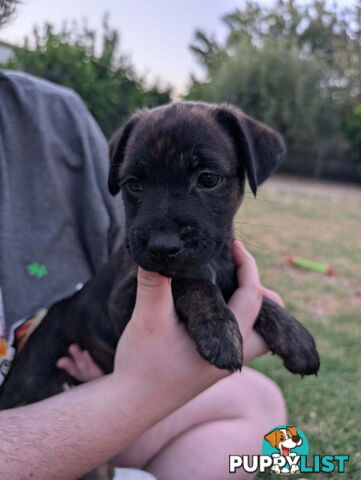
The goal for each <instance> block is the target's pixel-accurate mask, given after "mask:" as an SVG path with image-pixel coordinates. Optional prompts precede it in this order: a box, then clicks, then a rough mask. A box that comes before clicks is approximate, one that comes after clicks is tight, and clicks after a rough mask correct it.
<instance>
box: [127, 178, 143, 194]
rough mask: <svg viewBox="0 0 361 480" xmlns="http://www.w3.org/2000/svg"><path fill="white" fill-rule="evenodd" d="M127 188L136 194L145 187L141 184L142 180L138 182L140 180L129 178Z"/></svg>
mask: <svg viewBox="0 0 361 480" xmlns="http://www.w3.org/2000/svg"><path fill="white" fill-rule="evenodd" d="M127 189H128V192H130V193H135V194H137V193H138V194H139V193H141V192H142V191H143V187H142V185H141V183H140V182H138V180H129V181H128V182H127Z"/></svg>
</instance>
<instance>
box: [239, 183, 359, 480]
mask: <svg viewBox="0 0 361 480" xmlns="http://www.w3.org/2000/svg"><path fill="white" fill-rule="evenodd" d="M246 197H247V198H246V199H245V201H244V204H243V206H242V208H241V209H240V211H239V213H238V216H237V219H236V220H237V221H236V223H235V228H236V236H237V237H238V238H239V239H240V240H242V241H243V242H244V244H245V245H246V246H247V248H248V249H249V250H250V251H251V252H252V253H253V254H254V256H255V257H256V259H257V263H258V265H259V268H260V272H261V278H262V282H263V283H264V284H265V285H266V286H268V287H270V288H273V289H274V290H277V291H278V292H279V293H280V294H281V295H282V297H283V298H284V300H285V302H286V305H287V307H288V308H289V310H290V311H291V312H293V313H294V314H295V315H296V317H297V318H298V319H299V320H301V321H302V323H303V324H304V325H305V326H307V327H308V328H309V330H310V331H311V332H312V334H313V335H314V337H315V339H316V341H317V344H318V349H319V352H320V356H321V369H320V372H319V375H318V377H307V378H304V379H303V380H301V378H300V377H299V376H295V375H292V374H290V373H289V372H288V371H286V370H285V369H284V368H283V366H282V364H281V361H280V359H279V358H277V357H273V356H270V355H267V356H265V357H263V358H260V359H257V360H256V361H254V362H253V363H252V366H253V367H254V368H257V369H258V370H260V371H262V372H264V373H265V374H267V375H268V376H269V377H271V378H273V379H274V380H275V381H276V382H277V383H278V385H280V387H281V389H282V390H283V392H284V394H285V397H286V401H287V406H288V411H289V423H290V424H292V425H296V426H298V427H299V428H300V429H301V430H302V431H303V432H304V433H305V434H306V436H307V438H308V441H309V444H310V455H311V456H313V455H326V454H328V455H337V454H342V455H349V456H350V462H348V463H347V464H346V473H345V474H342V475H341V474H339V473H332V474H327V473H320V474H302V475H298V476H297V478H298V479H299V480H300V477H302V479H303V478H312V479H315V480H316V479H318V478H320V479H321V478H322V479H334V478H341V479H345V480H346V479H352V480H357V479H361V401H360V400H361V375H360V373H361V372H360V370H361V322H360V317H361V190H360V188H356V187H351V186H340V185H334V184H332V183H313V182H310V181H308V180H296V179H292V178H287V177H285V178H283V177H276V178H275V179H274V180H271V181H270V182H268V183H267V184H266V185H265V186H264V187H262V189H261V190H260V192H259V195H258V196H257V199H256V200H254V199H253V198H252V196H251V195H250V194H247V195H246ZM290 254H293V255H298V256H301V257H304V258H307V259H310V260H315V261H319V262H323V263H327V264H329V265H331V266H332V267H334V269H335V270H336V275H335V276H334V277H327V276H326V275H322V274H320V273H316V272H311V271H307V270H300V269H298V268H296V267H293V266H290V265H288V264H287V263H286V262H285V257H286V256H287V255H290ZM258 478H271V477H270V476H268V475H266V474H263V475H259V477H258Z"/></svg>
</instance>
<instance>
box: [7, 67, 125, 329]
mask: <svg viewBox="0 0 361 480" xmlns="http://www.w3.org/2000/svg"><path fill="white" fill-rule="evenodd" d="M108 163H109V161H108V147H107V142H106V139H105V138H104V135H103V134H102V132H101V131H100V129H99V127H98V125H97V124H96V122H95V121H94V119H93V118H92V116H91V115H90V113H89V112H88V111H87V109H86V108H85V106H84V104H83V102H82V101H81V99H80V98H79V96H78V95H77V94H75V93H74V92H72V91H71V90H69V89H66V88H62V87H59V86H57V85H55V84H53V83H51V82H47V81H44V80H40V79H37V78H34V77H32V76H29V75H25V74H20V73H16V72H0V287H1V289H2V293H3V297H4V311H5V319H6V324H7V327H8V328H9V327H10V326H11V325H12V324H14V323H15V322H17V321H18V320H20V319H22V318H24V317H26V316H28V315H31V314H32V313H33V312H35V311H36V310H37V309H39V308H41V307H49V306H50V305H52V304H53V303H55V302H56V301H58V300H60V299H62V298H65V297H66V296H68V295H70V294H72V293H73V292H74V291H75V288H76V287H77V286H78V285H79V284H83V283H84V282H86V281H87V280H88V279H89V278H90V277H91V276H92V275H94V274H95V273H96V272H97V271H98V269H99V268H100V267H101V266H102V265H103V264H104V263H105V262H107V261H108V259H109V256H110V255H111V253H112V252H113V251H114V249H115V248H116V247H117V246H118V245H119V244H120V242H121V240H122V238H121V237H122V225H123V221H124V212H123V206H122V202H121V198H119V197H116V198H113V197H111V196H110V194H109V193H108V189H107V174H108Z"/></svg>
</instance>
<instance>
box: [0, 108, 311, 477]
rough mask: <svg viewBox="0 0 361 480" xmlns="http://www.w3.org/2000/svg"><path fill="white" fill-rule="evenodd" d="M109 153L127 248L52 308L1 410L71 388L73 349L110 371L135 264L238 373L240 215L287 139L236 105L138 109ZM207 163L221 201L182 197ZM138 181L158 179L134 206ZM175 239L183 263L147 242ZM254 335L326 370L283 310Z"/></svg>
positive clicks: (202, 345)
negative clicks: (234, 249) (236, 247)
mask: <svg viewBox="0 0 361 480" xmlns="http://www.w3.org/2000/svg"><path fill="white" fill-rule="evenodd" d="M110 147H111V160H112V165H111V169H110V176H109V186H110V191H111V193H113V194H115V193H117V192H118V190H119V189H120V188H121V187H122V188H123V198H124V203H125V209H126V234H127V235H126V242H125V243H124V245H123V246H122V247H121V248H120V249H119V251H118V252H117V253H116V254H115V255H114V256H113V257H112V259H111V260H110V262H109V263H108V264H107V265H105V266H104V267H103V269H102V270H101V271H100V272H99V273H98V274H97V275H95V276H94V277H93V278H92V279H91V280H90V281H89V282H88V283H87V284H86V285H85V286H84V288H83V289H82V290H81V291H79V292H77V293H76V294H74V295H73V296H72V297H70V298H67V299H65V300H63V301H61V302H59V303H57V304H55V305H54V306H53V307H52V308H51V309H50V310H49V312H48V314H47V315H46V317H45V318H44V320H43V321H42V323H41V324H40V326H39V327H38V328H37V329H36V330H35V331H34V333H33V334H32V335H31V337H30V339H29V340H28V342H27V344H26V345H25V347H24V348H23V350H22V351H21V352H20V354H19V355H18V356H17V357H16V359H15V362H14V365H13V367H12V370H11V372H10V374H9V375H8V377H7V379H6V381H5V382H4V384H3V386H2V388H1V392H0V408H1V409H5V408H10V407H14V406H17V405H22V404H27V403H32V402H35V401H38V400H41V399H44V398H46V397H49V396H51V395H54V394H56V393H59V392H61V391H62V390H63V386H64V384H66V383H69V384H74V379H72V378H71V377H70V376H69V375H67V374H66V373H65V372H64V371H63V370H59V369H58V368H57V367H56V362H57V360H58V359H59V357H61V356H64V355H66V354H67V348H68V347H69V345H70V344H72V343H78V344H79V345H80V346H81V347H82V348H84V349H87V350H89V351H90V352H91V355H92V357H93V359H94V361H95V362H96V363H97V364H99V366H100V367H101V368H102V369H103V370H104V372H111V370H112V364H113V358H114V352H115V348H116V344H117V341H118V339H119V336H120V335H121V334H122V332H123V330H124V328H125V326H126V324H127V322H128V321H129V319H130V316H131V313H132V310H133V307H134V302H135V292H136V271H137V265H141V266H142V267H143V268H145V269H148V270H154V271H158V272H159V273H162V274H164V275H167V276H170V277H173V281H172V290H173V297H174V303H175V308H176V312H177V314H178V317H179V319H180V321H182V322H184V323H185V324H186V326H187V328H188V331H189V333H190V335H191V336H192V338H193V339H194V341H195V343H196V345H197V348H198V351H199V353H200V354H201V355H202V357H203V358H205V359H206V360H207V361H208V362H210V363H211V364H213V365H216V366H218V367H219V368H223V369H228V370H230V371H235V370H240V369H241V367H242V337H241V334H240V331H239V328H238V324H237V322H236V320H235V318H234V315H233V314H232V312H231V311H230V310H229V309H228V307H227V305H226V303H227V301H228V300H229V298H230V296H231V295H232V293H233V292H234V290H235V289H236V288H237V278H236V271H235V266H234V264H233V260H232V255H231V244H232V241H233V236H232V219H233V216H234V214H235V213H236V211H237V209H238V207H239V205H240V203H241V201H242V198H243V192H244V183H245V176H246V175H247V176H248V181H249V183H250V186H251V189H252V190H253V192H254V193H256V190H257V186H258V185H259V183H261V182H262V181H263V180H265V178H267V176H269V175H270V174H271V173H272V171H273V170H274V169H275V168H276V167H277V166H278V164H279V163H280V162H281V160H282V158H283V156H284V152H285V149H284V145H283V142H282V139H281V138H280V137H279V136H278V134H276V132H274V131H273V130H271V129H269V128H268V127H266V126H264V125H263V124H261V123H259V122H256V121H255V120H253V119H251V118H249V117H247V116H246V115H244V114H243V113H242V112H240V111H239V110H238V109H235V108H234V107H232V106H228V105H221V106H218V105H209V104H203V103H191V102H186V103H181V104H173V105H169V106H165V107H160V108H156V109H153V110H150V111H141V112H139V113H137V114H136V115H134V116H133V117H132V118H131V119H130V120H129V122H127V124H126V125H125V126H124V127H123V128H122V129H120V130H119V131H118V132H116V134H115V135H114V136H113V138H112V140H111V145H110ZM197 148H199V150H200V153H199V152H198V153H199V155H196V156H195V155H194V150H195V149H197ZM208 156H209V157H212V162H211V163H212V168H218V169H221V170H222V171H223V172H224V174H225V178H226V179H227V180H226V181H225V184H224V185H223V186H221V187H220V188H218V189H216V190H215V191H214V192H213V193H212V194H207V192H206V193H204V192H203V193H202V192H201V193H197V192H196V191H195V190H194V189H193V190H189V191H188V192H185V191H184V185H185V184H186V183H187V182H188V179H189V178H191V177H192V175H194V171H196V170H197V169H199V168H200V164H201V163H202V162H203V164H205V165H206V167H207V168H209V165H208V164H207V157H208ZM139 172H140V173H139ZM130 174H132V175H133V176H134V175H135V174H137V175H138V174H139V175H143V177H142V178H145V179H148V178H150V179H151V180H149V182H150V183H149V182H148V184H147V185H148V186H147V188H148V189H149V192H148V193H147V195H148V197H147V199H146V200H144V198H142V199H139V198H138V199H137V201H136V202H135V201H134V198H132V196H131V195H130V194H129V193H127V191H126V190H124V185H125V184H123V186H122V181H123V180H124V178H126V176H127V175H130ZM122 179H123V180H122ZM124 181H125V180H124ZM187 188H188V187H187ZM194 188H195V187H194ZM182 189H183V190H182ZM167 242H168V243H167ZM169 242H170V243H172V242H173V243H172V244H174V242H176V245H181V247H182V249H181V251H180V254H177V259H176V260H173V259H171V258H170V256H168V257H167V258H166V259H162V258H161V259H159V258H158V259H157V260H155V259H154V256H152V255H150V253H149V248H150V245H152V248H153V249H154V248H155V247H156V248H159V245H160V246H161V247H162V248H164V246H165V247H167V246H168V244H169ZM154 246H155V247H154ZM254 328H255V329H256V331H257V332H258V333H259V334H260V335H261V336H262V337H263V339H264V340H265V342H266V343H267V345H268V346H269V348H270V350H271V351H272V352H273V353H275V354H277V355H279V356H280V357H281V358H282V359H283V362H284V365H285V367H286V368H287V369H288V370H289V371H291V372H292V373H299V374H301V375H308V374H314V373H317V371H318V368H319V357H318V354H317V350H316V346H315V342H314V340H313V338H312V336H311V335H310V334H309V333H308V331H307V330H306V329H305V328H304V327H303V326H302V325H301V324H300V323H299V322H298V321H297V320H296V319H295V318H294V317H293V316H292V315H291V314H290V313H289V312H287V311H286V310H285V309H284V308H282V307H280V306H279V305H277V304H276V303H274V302H273V301H272V300H270V299H269V298H266V297H265V298H264V299H263V303H262V308H261V311H260V313H259V315H258V318H257V320H256V322H255V326H254ZM99 478H100V477H99Z"/></svg>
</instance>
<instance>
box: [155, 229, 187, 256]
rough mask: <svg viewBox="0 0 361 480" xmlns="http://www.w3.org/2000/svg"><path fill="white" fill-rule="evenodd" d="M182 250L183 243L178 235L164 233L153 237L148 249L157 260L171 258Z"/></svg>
mask: <svg viewBox="0 0 361 480" xmlns="http://www.w3.org/2000/svg"><path fill="white" fill-rule="evenodd" d="M181 250H182V244H181V241H180V240H179V238H178V237H177V236H176V235H171V234H169V235H162V236H155V237H154V238H151V239H150V240H149V242H148V251H149V253H150V254H151V256H152V257H153V258H154V259H155V260H162V259H170V258H172V257H175V256H176V255H177V253H179V252H180V251H181Z"/></svg>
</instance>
